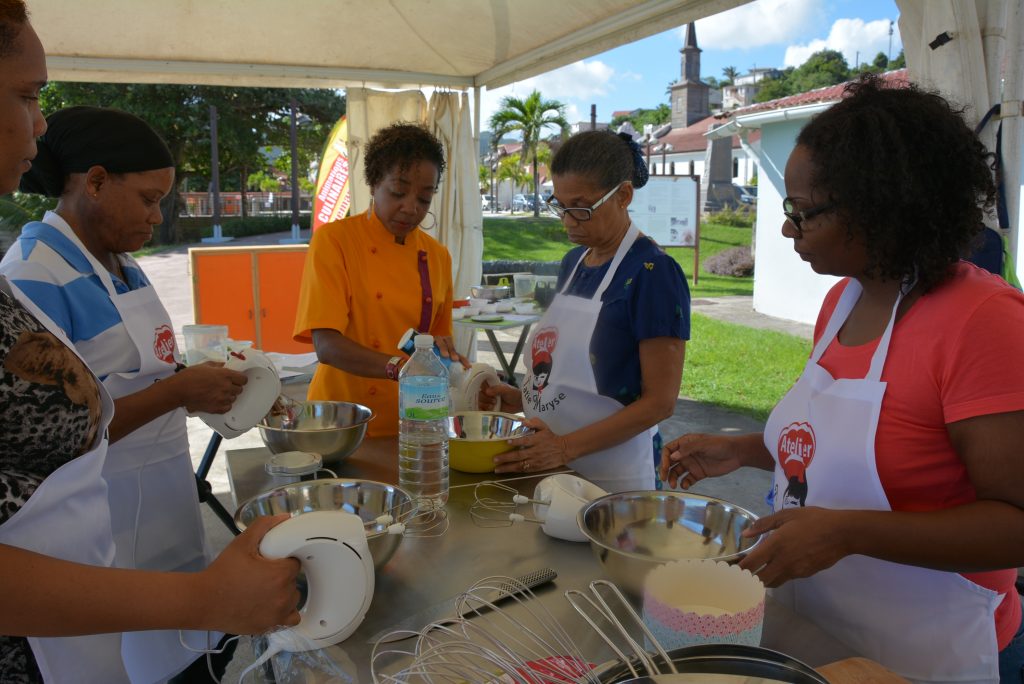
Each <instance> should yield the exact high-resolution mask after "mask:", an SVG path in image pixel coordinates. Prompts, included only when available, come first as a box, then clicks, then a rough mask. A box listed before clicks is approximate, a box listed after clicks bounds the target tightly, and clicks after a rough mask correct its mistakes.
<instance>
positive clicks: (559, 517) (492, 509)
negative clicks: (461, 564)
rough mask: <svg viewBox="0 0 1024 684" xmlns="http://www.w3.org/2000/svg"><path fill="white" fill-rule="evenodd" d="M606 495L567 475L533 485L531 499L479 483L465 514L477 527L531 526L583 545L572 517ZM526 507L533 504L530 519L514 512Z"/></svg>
mask: <svg viewBox="0 0 1024 684" xmlns="http://www.w3.org/2000/svg"><path fill="white" fill-rule="evenodd" d="M607 493H608V492H606V491H605V490H603V489H601V488H600V487H598V486H597V485H596V484H594V483H592V482H588V481H587V480H584V479H583V478H581V477H577V476H576V475H571V474H569V473H556V474H555V475H550V476H548V477H545V478H544V479H543V480H541V481H540V482H538V483H537V486H536V488H534V490H533V497H532V498H530V497H527V496H524V495H523V494H520V493H519V492H518V491H516V490H515V489H514V488H512V487H510V486H509V485H507V484H504V483H501V482H494V481H488V482H481V483H479V484H477V485H476V487H474V488H473V496H474V499H475V501H474V502H473V505H472V506H471V507H470V509H469V513H470V515H471V516H472V518H473V522H475V523H476V524H477V525H480V526H481V527H499V526H504V525H511V524H513V523H517V522H531V523H537V524H539V525H540V526H541V529H542V530H544V533H545V534H547V535H548V536H550V537H555V538H557V539H565V540H566V541H575V542H584V541H587V538H586V537H585V536H584V535H583V532H582V531H581V530H580V527H579V523H578V522H577V520H576V515H577V514H578V513H579V511H580V508H582V507H583V506H584V505H586V504H588V503H590V502H591V501H593V500H594V499H596V498H598V497H601V496H604V495H605V494H607ZM498 497H501V498H498ZM526 504H533V517H528V516H526V515H523V514H522V513H519V512H518V510H517V508H518V507H519V506H521V505H526Z"/></svg>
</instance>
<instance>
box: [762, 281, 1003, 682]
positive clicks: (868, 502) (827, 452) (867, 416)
mask: <svg viewBox="0 0 1024 684" xmlns="http://www.w3.org/2000/svg"><path fill="white" fill-rule="evenodd" d="M861 292H862V288H861V286H860V284H859V283H858V282H857V281H856V280H851V281H850V282H849V284H848V285H847V287H846V289H845V291H844V292H843V294H842V297H841V298H840V300H839V303H838V304H837V306H836V309H835V311H834V312H833V314H832V317H831V319H830V320H829V322H828V325H827V327H826V328H825V332H824V334H822V336H821V339H820V340H819V341H818V343H817V345H815V347H814V351H813V352H812V354H811V358H810V360H809V361H808V362H807V365H806V367H805V368H804V372H803V375H802V376H801V377H800V379H799V380H798V381H797V383H796V385H794V386H793V388H792V389H791V390H790V391H789V393H788V394H786V396H785V397H783V399H782V401H780V402H779V404H778V405H777V406H776V407H775V409H774V410H773V411H772V414H771V416H769V418H768V422H767V424H766V426H765V432H764V439H765V445H766V446H767V447H768V450H769V451H770V452H771V453H772V456H773V457H774V458H775V462H776V468H775V487H774V490H773V497H774V507H775V510H776V511H778V510H781V509H782V508H784V507H793V506H799V505H801V504H800V502H799V501H798V499H800V497H801V496H803V497H804V505H807V506H821V507H825V508H832V509H846V510H849V509H859V510H879V511H888V510H891V508H890V506H889V501H888V498H887V497H886V495H885V491H884V490H883V489H882V483H881V481H880V480H879V476H878V470H877V467H876V463H875V431H876V429H877V427H878V415H879V412H880V410H881V406H882V396H883V395H884V394H885V385H886V383H885V382H882V381H881V376H882V368H883V367H884V365H885V359H886V355H887V354H888V351H889V342H890V339H891V337H892V330H893V325H894V323H895V321H896V309H897V307H899V303H900V299H901V298H902V295H901V296H900V297H899V298H897V300H896V304H894V305H893V310H892V316H891V317H890V319H889V325H888V327H887V328H886V330H885V333H884V334H883V335H882V338H881V340H880V341H879V343H878V348H877V350H876V351H875V353H874V356H873V357H872V359H871V367H870V369H869V370H868V374H867V376H866V377H865V378H864V379H862V380H855V379H840V380H836V379H834V378H832V376H831V375H830V374H829V373H828V372H827V371H826V370H825V369H824V368H822V367H821V366H819V365H818V360H819V359H820V358H821V355H822V354H823V353H824V352H825V350H826V349H827V348H828V346H829V344H830V343H831V342H832V340H833V338H835V336H836V335H837V334H838V332H839V329H840V328H841V327H842V325H843V323H844V322H845V321H846V318H847V316H848V315H849V313H850V311H851V310H852V309H853V306H854V304H855V303H856V302H857V299H858V298H859V297H860V294H861ZM787 489H789V495H787ZM773 595H774V597H775V598H776V599H778V600H781V601H782V602H783V603H785V604H787V605H788V606H789V607H790V608H791V609H793V610H794V611H796V612H798V613H800V614H802V615H804V616H806V617H808V618H810V619H811V620H812V621H814V622H815V623H816V624H817V625H818V626H819V627H821V628H822V629H823V630H825V631H826V632H829V633H830V634H831V635H832V636H834V637H836V638H837V639H839V640H840V641H843V642H844V643H846V644H847V645H849V646H850V647H851V648H852V649H853V650H854V651H856V652H857V653H858V654H859V655H862V656H865V657H867V658H870V659H872V660H875V661H878V662H880V663H881V664H882V665H885V666H886V667H888V668H889V669H891V670H893V671H895V672H897V673H898V674H900V675H902V676H904V677H906V678H907V679H910V680H912V681H915V682H977V683H980V682H996V681H997V680H998V679H999V657H998V646H997V641H996V633H995V622H994V618H993V614H994V612H995V609H996V606H997V605H998V604H999V602H1000V600H1001V598H1002V595H1001V594H998V593H996V592H993V591H990V590H988V589H985V588H984V587H981V586H979V585H977V584H974V583H973V582H970V581H969V580H967V579H966V578H964V577H963V576H961V575H959V574H957V573H955V572H941V571H938V570H929V569H925V568H918V567H912V566H908V565H901V564H898V563H891V562H888V561H883V560H878V559H875V558H870V557H867V556H861V555H855V556H847V557H846V558H844V559H842V560H840V561H839V562H838V563H836V564H835V565H834V566H832V567H831V568H829V569H827V570H823V571H821V572H819V573H818V574H816V575H814V576H813V577H809V578H806V579H798V580H793V581H790V582H788V583H786V584H785V585H783V586H782V587H781V588H779V589H777V590H775V591H774V592H773Z"/></svg>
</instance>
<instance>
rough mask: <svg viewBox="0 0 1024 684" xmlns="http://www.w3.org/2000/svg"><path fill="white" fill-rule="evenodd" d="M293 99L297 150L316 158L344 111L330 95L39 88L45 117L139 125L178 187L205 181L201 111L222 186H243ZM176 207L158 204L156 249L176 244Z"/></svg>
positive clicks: (282, 140) (278, 137) (281, 128)
mask: <svg viewBox="0 0 1024 684" xmlns="http://www.w3.org/2000/svg"><path fill="white" fill-rule="evenodd" d="M293 98H294V99H295V101H296V102H297V103H298V104H299V110H300V111H301V112H302V113H303V114H305V115H306V117H308V118H309V119H310V125H309V126H303V127H300V128H299V132H298V141H299V145H300V150H301V149H305V150H307V151H308V154H309V155H319V154H320V151H321V148H322V146H323V144H324V140H325V139H326V137H327V135H328V133H329V132H330V128H331V127H332V126H333V125H334V123H335V122H336V121H337V119H338V117H340V116H341V115H342V114H343V113H344V112H345V99H344V97H343V96H342V95H340V94H339V93H338V92H336V91H331V90H315V89H303V90H296V89H283V88H229V87H221V86H198V85H166V84H156V85H154V84H121V83H116V84H115V83H66V82H61V83H51V84H50V85H48V86H47V87H46V88H44V89H43V91H42V93H41V95H40V104H41V106H42V108H43V111H44V112H45V113H50V112H52V111H55V110H57V109H60V108H62V107H70V106H74V105H82V104H89V105H101V106H104V107H116V108H118V109H123V110H125V111H128V112H131V113H133V114H135V115H137V116H139V117H141V118H143V119H145V120H146V121H147V122H148V123H149V124H150V125H151V126H153V128H154V129H155V130H156V131H157V132H158V133H159V134H160V135H161V136H162V137H163V138H164V140H165V141H166V142H167V145H168V147H169V148H170V150H171V154H172V155H173V156H174V162H175V168H176V172H177V174H176V176H177V181H178V184H179V185H180V184H182V183H184V182H186V180H187V179H188V178H190V177H192V178H197V179H202V180H204V181H205V180H206V179H208V178H209V177H210V175H211V169H210V112H209V106H210V105H214V106H216V107H217V142H218V145H217V150H218V155H219V157H220V164H219V166H220V170H221V172H222V176H223V178H224V181H225V182H224V185H225V186H226V187H229V186H231V185H232V184H233V183H234V182H235V181H236V179H246V180H248V177H249V175H250V174H251V173H252V172H255V171H258V170H260V169H262V168H264V167H265V166H266V162H265V160H264V159H263V157H262V156H261V155H260V152H259V150H260V148H261V147H262V146H265V145H268V144H276V145H284V146H285V147H287V141H288V128H289V120H290V119H289V114H290V106H289V103H290V101H291V100H292V99H293ZM300 158H301V154H300ZM203 184H205V183H203ZM239 186H240V187H241V188H242V190H243V192H244V189H245V183H241V182H239ZM179 202H180V198H179V196H178V193H177V192H172V193H170V194H169V195H168V197H167V198H166V199H165V200H164V202H163V203H162V207H161V208H162V210H163V214H164V223H163V224H162V225H161V227H160V233H159V237H160V240H159V241H160V242H164V243H167V242H172V241H174V240H175V239H176V237H177V235H176V231H175V223H176V220H177V217H178V206H179ZM243 206H245V202H244V201H243Z"/></svg>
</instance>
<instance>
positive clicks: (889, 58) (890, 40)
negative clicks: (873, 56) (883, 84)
mask: <svg viewBox="0 0 1024 684" xmlns="http://www.w3.org/2000/svg"><path fill="white" fill-rule="evenodd" d="M885 57H886V59H887V60H888V61H890V62H891V61H892V19H890V20H889V52H887V53H886V55H885Z"/></svg>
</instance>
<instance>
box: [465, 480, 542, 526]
mask: <svg viewBox="0 0 1024 684" xmlns="http://www.w3.org/2000/svg"><path fill="white" fill-rule="evenodd" d="M547 503H548V502H547V501H539V500H535V499H531V498H530V497H528V496H525V495H523V494H520V493H519V492H518V490H516V489H515V488H514V487H510V486H509V485H507V484H504V483H502V482H495V481H493V480H487V481H485V482H480V483H477V485H476V486H475V487H473V504H472V505H471V506H470V507H469V515H470V517H471V518H472V519H473V523H474V524H475V525H477V526H478V527H508V526H509V525H512V524H513V523H517V522H532V523H540V524H543V522H544V521H543V520H540V519H538V518H535V517H532V516H529V515H526V514H524V513H521V512H520V511H519V507H520V506H527V505H530V504H540V505H542V506H543V505H547Z"/></svg>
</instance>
